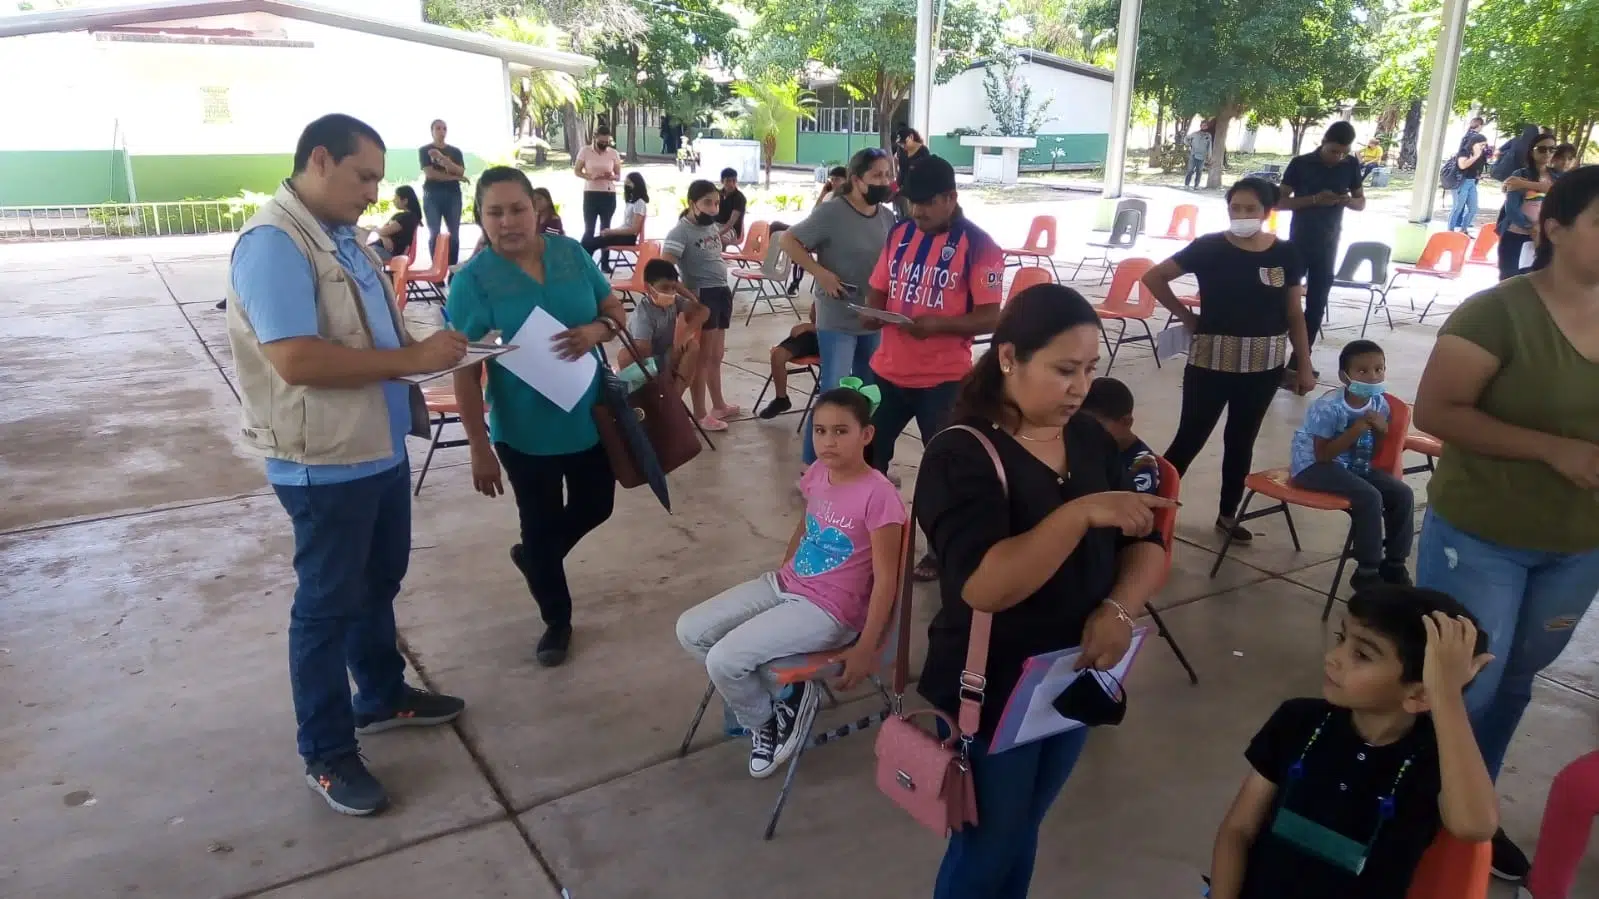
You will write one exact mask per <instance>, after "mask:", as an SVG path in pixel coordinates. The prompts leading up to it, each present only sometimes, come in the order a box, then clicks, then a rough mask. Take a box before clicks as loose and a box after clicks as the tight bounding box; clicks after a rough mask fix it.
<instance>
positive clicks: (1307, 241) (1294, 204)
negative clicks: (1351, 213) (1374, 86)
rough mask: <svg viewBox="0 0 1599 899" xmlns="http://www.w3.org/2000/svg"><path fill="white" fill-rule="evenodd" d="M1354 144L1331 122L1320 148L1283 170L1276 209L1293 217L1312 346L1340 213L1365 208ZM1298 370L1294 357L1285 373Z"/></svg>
mask: <svg viewBox="0 0 1599 899" xmlns="http://www.w3.org/2000/svg"><path fill="white" fill-rule="evenodd" d="M1354 143H1355V126H1353V125H1351V124H1349V123H1348V122H1333V123H1332V125H1331V126H1330V127H1329V128H1328V129H1327V134H1326V136H1325V137H1323V138H1322V140H1321V146H1320V147H1317V148H1316V149H1315V150H1312V151H1311V152H1309V153H1306V154H1305V155H1303V156H1295V157H1294V158H1293V160H1292V161H1291V162H1289V163H1288V168H1287V169H1285V170H1284V171H1283V199H1282V201H1281V202H1280V203H1279V204H1278V208H1279V209H1286V210H1289V211H1291V212H1293V214H1294V217H1293V223H1292V224H1291V225H1290V226H1289V230H1288V240H1289V242H1290V243H1292V244H1293V245H1294V248H1295V249H1297V250H1299V255H1300V256H1301V257H1303V259H1304V260H1305V329H1306V330H1307V331H1308V332H1309V338H1310V339H1309V341H1308V342H1309V343H1310V344H1312V345H1314V344H1315V342H1316V334H1317V333H1318V332H1320V331H1321V322H1322V319H1323V318H1325V317H1326V315H1327V295H1328V294H1330V293H1331V292H1332V282H1333V269H1334V267H1335V266H1336V265H1337V264H1338V234H1339V231H1340V230H1341V229H1342V227H1343V219H1344V209H1346V208H1348V209H1353V210H1356V211H1357V212H1358V211H1359V210H1362V209H1365V208H1366V193H1365V191H1364V190H1362V189H1361V186H1360V161H1359V160H1358V159H1356V158H1355V157H1353V156H1351V155H1349V150H1350V148H1351V147H1352V146H1353V145H1354ZM1304 364H1305V365H1309V364H1310V361H1309V360H1308V359H1307V360H1305V361H1304ZM1299 365H1300V360H1299V358H1298V357H1297V356H1296V357H1295V358H1293V359H1291V360H1289V362H1288V368H1289V369H1290V370H1294V371H1297V370H1298V368H1299Z"/></svg>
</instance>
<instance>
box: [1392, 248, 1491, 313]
mask: <svg viewBox="0 0 1599 899" xmlns="http://www.w3.org/2000/svg"><path fill="white" fill-rule="evenodd" d="M1470 242H1471V238H1469V237H1467V236H1466V235H1465V234H1463V233H1462V232H1459V231H1437V232H1434V233H1433V234H1432V236H1430V237H1428V238H1427V245H1426V246H1425V247H1423V248H1422V251H1421V258H1420V259H1417V260H1416V264H1415V265H1396V266H1394V273H1393V274H1392V275H1390V276H1389V277H1388V286H1386V287H1384V288H1383V290H1382V298H1383V302H1384V303H1386V302H1387V301H1388V293H1389V292H1390V291H1392V290H1393V289H1394V288H1395V287H1396V286H1398V284H1399V279H1400V278H1401V277H1405V276H1410V277H1420V278H1434V279H1437V280H1440V281H1453V280H1455V279H1457V278H1459V277H1460V273H1461V271H1463V270H1464V269H1465V267H1466V245H1467V244H1468V243H1470ZM1436 302H1438V291H1436V290H1435V291H1433V294H1432V299H1430V300H1428V301H1427V305H1426V307H1425V308H1423V309H1422V310H1421V315H1420V316H1419V317H1418V318H1417V319H1416V321H1417V323H1418V324H1419V323H1420V322H1423V321H1425V320H1426V319H1427V313H1428V312H1429V311H1431V310H1432V306H1433V304H1434V303H1436ZM1410 308H1412V309H1414V308H1416V304H1415V302H1414V301H1412V302H1411V304H1410Z"/></svg>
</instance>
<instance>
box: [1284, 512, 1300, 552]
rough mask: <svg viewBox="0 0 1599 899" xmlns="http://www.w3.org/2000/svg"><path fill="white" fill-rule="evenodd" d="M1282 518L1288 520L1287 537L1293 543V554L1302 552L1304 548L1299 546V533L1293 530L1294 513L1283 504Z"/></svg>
mask: <svg viewBox="0 0 1599 899" xmlns="http://www.w3.org/2000/svg"><path fill="white" fill-rule="evenodd" d="M1283 518H1286V519H1287V520H1288V536H1289V538H1290V539H1292V540H1293V541H1294V552H1296V553H1297V552H1304V548H1303V547H1301V546H1300V545H1299V531H1298V530H1297V529H1295V528H1294V513H1293V511H1292V510H1290V509H1289V508H1288V504H1287V503H1283Z"/></svg>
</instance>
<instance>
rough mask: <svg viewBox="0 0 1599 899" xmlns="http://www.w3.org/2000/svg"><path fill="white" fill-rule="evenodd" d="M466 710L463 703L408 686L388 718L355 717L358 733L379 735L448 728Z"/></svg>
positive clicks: (453, 698) (452, 697)
mask: <svg viewBox="0 0 1599 899" xmlns="http://www.w3.org/2000/svg"><path fill="white" fill-rule="evenodd" d="M465 708H466V703H465V702H464V701H463V700H460V699H457V698H455V697H454V696H446V695H444V694H443V693H429V692H428V691H426V690H418V689H417V688H415V687H413V686H411V685H409V684H407V685H406V687H405V692H404V693H403V694H401V696H400V701H399V703H398V704H397V705H396V706H395V707H394V710H393V712H391V713H390V714H389V716H388V717H387V718H368V717H365V716H363V715H356V716H355V732H356V733H358V734H379V733H382V732H384V731H386V730H393V729H394V728H396V727H430V726H432V725H435V724H448V723H450V722H451V721H454V720H455V718H456V716H457V715H459V714H461V711H462V710H463V709H465Z"/></svg>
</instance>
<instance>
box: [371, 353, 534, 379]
mask: <svg viewBox="0 0 1599 899" xmlns="http://www.w3.org/2000/svg"><path fill="white" fill-rule="evenodd" d="M514 349H516V347H515V346H514V345H511V344H504V345H502V344H498V343H469V344H467V345H466V355H465V356H462V357H461V361H460V362H457V363H456V364H455V365H452V366H450V367H449V368H446V369H443V370H442V371H429V372H423V373H421V374H418V375H404V376H402V377H399V378H396V379H395V380H397V381H404V382H405V383H407V384H424V383H426V382H428V381H432V380H434V379H436V378H442V377H444V376H445V375H447V374H450V373H452V372H457V371H460V370H461V369H463V368H467V367H469V366H473V365H477V364H478V363H479V362H487V361H489V360H490V359H493V358H494V357H495V356H503V355H505V354H506V353H509V352H510V351H512V350H514Z"/></svg>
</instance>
